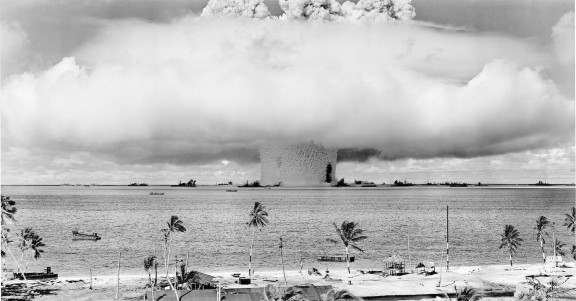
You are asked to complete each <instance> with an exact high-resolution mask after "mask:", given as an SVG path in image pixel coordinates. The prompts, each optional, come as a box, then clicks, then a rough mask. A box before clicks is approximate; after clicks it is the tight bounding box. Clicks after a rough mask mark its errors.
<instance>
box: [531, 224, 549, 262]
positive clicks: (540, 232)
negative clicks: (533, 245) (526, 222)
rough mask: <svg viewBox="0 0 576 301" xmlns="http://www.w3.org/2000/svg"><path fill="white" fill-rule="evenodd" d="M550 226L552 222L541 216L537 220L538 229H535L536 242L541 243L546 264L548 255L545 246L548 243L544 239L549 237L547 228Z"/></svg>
mask: <svg viewBox="0 0 576 301" xmlns="http://www.w3.org/2000/svg"><path fill="white" fill-rule="evenodd" d="M549 225H550V222H549V221H548V219H547V218H546V217H545V216H540V218H538V219H537V220H536V227H534V230H536V241H538V242H540V248H542V260H543V261H544V263H546V253H545V252H544V244H545V243H546V241H545V240H544V237H545V236H549V234H548V232H547V231H546V228H548V226H549Z"/></svg>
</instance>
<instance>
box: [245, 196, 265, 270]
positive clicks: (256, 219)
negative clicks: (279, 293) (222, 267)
mask: <svg viewBox="0 0 576 301" xmlns="http://www.w3.org/2000/svg"><path fill="white" fill-rule="evenodd" d="M246 224H247V225H248V228H252V242H251V243H250V259H249V260H248V275H249V276H252V250H253V247H254V236H255V235H256V229H260V230H262V228H264V227H266V225H268V212H266V209H265V208H264V205H262V204H261V203H260V202H254V208H252V211H250V220H249V221H248V222H247V223H246Z"/></svg>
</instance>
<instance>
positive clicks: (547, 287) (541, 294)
mask: <svg viewBox="0 0 576 301" xmlns="http://www.w3.org/2000/svg"><path fill="white" fill-rule="evenodd" d="M526 279H527V280H528V284H529V285H530V286H531V287H532V288H531V289H530V290H529V291H528V292H523V293H520V294H518V297H517V298H518V300H519V301H533V300H537V301H546V300H555V298H556V297H559V295H561V294H562V289H561V288H560V286H561V285H562V284H564V283H565V282H566V281H568V279H569V278H568V277H563V276H553V277H552V278H551V279H550V281H548V282H547V283H543V282H542V281H540V280H539V279H538V277H526Z"/></svg>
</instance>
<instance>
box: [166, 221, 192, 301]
mask: <svg viewBox="0 0 576 301" xmlns="http://www.w3.org/2000/svg"><path fill="white" fill-rule="evenodd" d="M166 224H167V225H168V228H166V229H162V230H160V231H161V232H162V234H164V266H165V267H166V280H168V284H169V285H170V288H171V289H173V290H174V293H175V294H176V300H180V299H179V297H178V292H177V291H176V289H174V286H173V285H172V282H171V281H170V278H168V266H169V263H170V249H171V246H172V236H171V234H172V233H177V232H186V228H185V227H184V223H183V222H182V221H181V220H180V219H179V218H178V217H177V216H176V215H172V217H170V221H168V222H166Z"/></svg>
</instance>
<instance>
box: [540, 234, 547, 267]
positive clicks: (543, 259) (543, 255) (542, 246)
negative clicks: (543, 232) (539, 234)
mask: <svg viewBox="0 0 576 301" xmlns="http://www.w3.org/2000/svg"><path fill="white" fill-rule="evenodd" d="M540 248H542V261H543V262H544V263H546V253H544V244H542V239H540Z"/></svg>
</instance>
